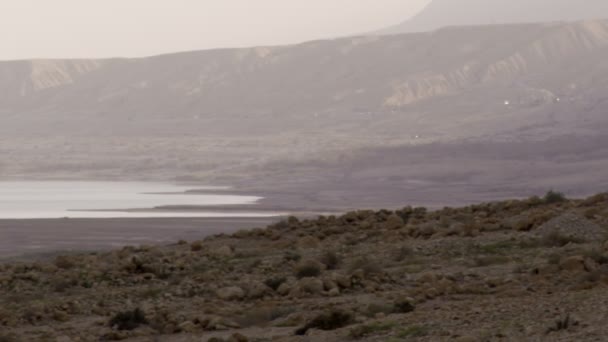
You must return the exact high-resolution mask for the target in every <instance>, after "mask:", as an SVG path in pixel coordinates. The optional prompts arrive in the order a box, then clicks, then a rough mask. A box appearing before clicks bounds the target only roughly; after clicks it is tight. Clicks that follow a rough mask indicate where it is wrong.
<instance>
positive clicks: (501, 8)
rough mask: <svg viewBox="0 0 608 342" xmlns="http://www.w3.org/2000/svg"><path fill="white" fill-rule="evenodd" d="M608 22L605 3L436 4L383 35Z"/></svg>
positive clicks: (448, 0)
mask: <svg viewBox="0 0 608 342" xmlns="http://www.w3.org/2000/svg"><path fill="white" fill-rule="evenodd" d="M603 18H608V2H606V1H604V0H585V1H580V0H508V1H507V0H433V1H432V2H431V3H430V4H429V5H428V6H427V7H426V8H425V9H424V10H423V11H422V12H421V13H420V14H418V15H416V16H415V17H414V18H412V19H410V20H407V21H405V22H403V23H401V24H399V25H396V26H393V27H390V28H388V29H386V30H382V31H380V32H379V33H380V34H395V33H405V32H424V31H431V30H436V29H439V28H442V27H446V26H470V25H488V24H515V23H541V22H556V21H575V20H589V19H603Z"/></svg>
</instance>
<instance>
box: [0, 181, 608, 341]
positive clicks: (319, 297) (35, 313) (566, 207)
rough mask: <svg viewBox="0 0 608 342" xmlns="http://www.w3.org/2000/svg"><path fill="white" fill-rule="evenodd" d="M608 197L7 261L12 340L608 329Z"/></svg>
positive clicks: (569, 335) (400, 215) (549, 335)
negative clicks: (33, 259)
mask: <svg viewBox="0 0 608 342" xmlns="http://www.w3.org/2000/svg"><path fill="white" fill-rule="evenodd" d="M607 228H608V195H607V194H600V195H596V196H593V197H590V198H587V199H584V200H568V199H565V198H564V197H563V196H562V195H561V194H559V193H548V194H547V196H545V197H544V198H538V197H533V198H529V199H526V200H508V201H500V202H487V203H482V204H478V205H471V206H467V207H461V208H444V209H440V210H437V211H431V210H427V209H424V208H412V207H406V208H403V209H400V210H396V211H389V210H380V211H372V210H359V211H353V212H349V213H346V214H344V215H341V216H326V217H323V216H322V217H319V218H315V219H298V218H296V217H290V218H289V219H287V220H285V221H281V222H279V223H276V224H273V225H271V226H268V227H267V228H264V229H262V228H258V229H251V230H242V231H239V232H236V233H234V234H232V235H226V234H222V235H216V236H211V237H207V238H205V239H203V240H200V241H190V242H187V241H179V242H177V241H176V242H175V243H173V244H171V245H163V246H152V245H150V246H134V247H125V248H122V249H118V250H114V251H111V252H95V253H76V254H67V255H63V256H57V257H55V258H45V259H41V260H38V261H30V262H6V263H4V264H2V265H0V308H1V309H0V326H2V329H0V331H1V333H0V340H2V341H62V342H67V341H99V340H105V341H108V340H125V341H133V342H135V341H142V342H144V341H357V340H359V341H461V342H465V341H604V340H605V336H607V335H608V326H607V325H606V324H605V322H606V319H607V318H608V309H607V308H608V295H606V286H607V285H608V243H606V239H607V237H606V233H607V232H608V231H607Z"/></svg>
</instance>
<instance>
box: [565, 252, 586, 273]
mask: <svg viewBox="0 0 608 342" xmlns="http://www.w3.org/2000/svg"><path fill="white" fill-rule="evenodd" d="M584 261H585V258H584V257H583V256H580V255H575V256H571V257H567V258H564V259H562V260H560V262H559V267H560V268H561V269H562V270H565V271H575V272H577V271H584V270H585V264H584Z"/></svg>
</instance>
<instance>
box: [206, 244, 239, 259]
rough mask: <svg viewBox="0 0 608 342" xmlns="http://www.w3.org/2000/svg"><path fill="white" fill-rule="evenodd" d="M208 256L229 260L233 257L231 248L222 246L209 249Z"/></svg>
mask: <svg viewBox="0 0 608 342" xmlns="http://www.w3.org/2000/svg"><path fill="white" fill-rule="evenodd" d="M209 254H211V255H213V256H216V257H224V258H231V257H233V256H234V250H233V249H232V247H230V246H227V245H224V246H220V247H216V248H213V249H211V251H210V252H209Z"/></svg>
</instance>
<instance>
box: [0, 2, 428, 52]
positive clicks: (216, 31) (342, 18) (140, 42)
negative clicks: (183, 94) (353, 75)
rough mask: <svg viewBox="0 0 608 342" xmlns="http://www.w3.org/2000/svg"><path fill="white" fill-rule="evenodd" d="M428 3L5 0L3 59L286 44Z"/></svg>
mask: <svg viewBox="0 0 608 342" xmlns="http://www.w3.org/2000/svg"><path fill="white" fill-rule="evenodd" d="M429 1H430V0H0V59H1V60H8V59H23V58H49V57H74V58H75V57H109V56H146V55H153V54H160V53H167V52H177V51H185V50H200V49H208V48H217V47H236V46H251V45H269V44H286V43H293V42H301V41H306V40H311V39H317V38H325V37H335V36H343V35H349V34H353V33H359V32H367V31H371V30H375V29H379V28H383V27H386V26H389V25H392V24H396V23H399V22H401V21H403V20H405V19H407V18H408V17H410V16H412V15H413V14H415V13H416V12H417V11H419V10H421V9H422V8H423V7H424V5H426V4H427V3H428V2H429Z"/></svg>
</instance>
